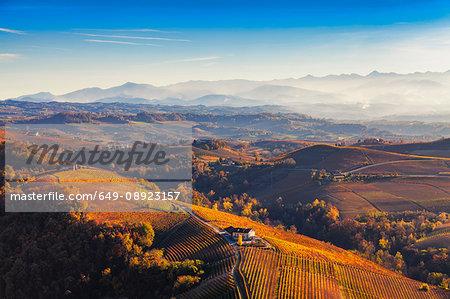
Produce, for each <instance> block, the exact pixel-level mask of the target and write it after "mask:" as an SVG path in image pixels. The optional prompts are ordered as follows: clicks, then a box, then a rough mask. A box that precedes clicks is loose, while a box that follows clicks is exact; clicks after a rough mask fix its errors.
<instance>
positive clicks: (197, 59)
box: [178, 56, 221, 62]
mask: <svg viewBox="0 0 450 299" xmlns="http://www.w3.org/2000/svg"><path fill="white" fill-rule="evenodd" d="M219 58H221V57H220V56H207V57H195V58H186V59H181V60H178V61H181V62H191V61H208V60H215V59H219Z"/></svg>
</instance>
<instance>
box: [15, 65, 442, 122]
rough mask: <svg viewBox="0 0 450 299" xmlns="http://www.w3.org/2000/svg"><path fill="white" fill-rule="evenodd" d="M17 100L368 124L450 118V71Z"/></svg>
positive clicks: (123, 89)
mask: <svg viewBox="0 0 450 299" xmlns="http://www.w3.org/2000/svg"><path fill="white" fill-rule="evenodd" d="M13 100H20V101H29V102H50V101H58V102H78V103H90V102H103V103H114V102H121V103H129V104H163V105H205V106H234V107H244V106H247V107H251V106H261V105H268V104H270V105H283V106H288V107H291V109H292V111H297V112H301V113H307V114H309V115H312V116H314V117H323V118H334V119H348V120H368V119H382V118H387V119H402V120H403V119H406V118H407V119H408V120H425V119H426V120H431V121H432V120H433V116H434V115H439V121H441V120H442V119H444V121H445V118H446V116H448V119H450V71H447V72H442V73H436V72H426V73H411V74H397V73H379V72H376V71H374V72H372V73H370V74H369V75H367V76H361V75H357V74H343V75H329V76H325V77H314V76H310V75H309V76H306V77H302V78H298V79H293V78H290V79H280V80H270V81H249V80H238V79H236V80H222V81H188V82H182V83H177V84H172V85H167V86H161V87H157V86H153V85H150V84H137V83H132V82H128V83H125V84H123V85H120V86H116V87H112V88H107V89H101V88H98V87H93V88H85V89H80V90H76V91H73V92H70V93H66V94H62V95H53V94H51V93H49V92H40V93H36V94H32V95H24V96H20V97H17V98H14V99H13Z"/></svg>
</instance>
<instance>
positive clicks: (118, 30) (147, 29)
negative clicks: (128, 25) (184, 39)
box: [73, 28, 180, 33]
mask: <svg viewBox="0 0 450 299" xmlns="http://www.w3.org/2000/svg"><path fill="white" fill-rule="evenodd" d="M73 30H85V31H108V32H157V33H180V31H165V30H158V29H151V28H135V29H101V28H98V29H95V28H74V29H73Z"/></svg>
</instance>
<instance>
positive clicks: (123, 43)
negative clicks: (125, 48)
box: [84, 39, 159, 46]
mask: <svg viewBox="0 0 450 299" xmlns="http://www.w3.org/2000/svg"><path fill="white" fill-rule="evenodd" d="M84 41H85V42H91V43H110V44H122V45H136V46H159V45H155V44H142V43H133V42H123V41H117V40H103V39H85V40H84Z"/></svg>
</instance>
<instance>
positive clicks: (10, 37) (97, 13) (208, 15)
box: [0, 0, 450, 99]
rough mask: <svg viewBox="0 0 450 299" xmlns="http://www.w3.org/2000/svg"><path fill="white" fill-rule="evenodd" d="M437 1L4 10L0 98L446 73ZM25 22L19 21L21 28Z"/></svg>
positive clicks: (441, 8)
mask: <svg viewBox="0 0 450 299" xmlns="http://www.w3.org/2000/svg"><path fill="white" fill-rule="evenodd" d="M449 8H450V4H449V3H448V2H447V1H441V0H433V1H422V0H416V1H404V0H395V1H365V2H364V3H361V2H358V1H353V0H346V1H341V2H339V3H335V2H333V1H325V0H322V1H319V2H317V1H316V2H312V1H295V2H294V1H281V2H277V3H273V2H270V1H257V2H256V1H246V2H241V1H228V2H220V1H200V0H198V1H193V2H190V3H184V2H182V1H177V0H171V1H165V2H159V1H150V2H142V1H130V2H127V3H122V2H120V1H108V2H106V1H96V2H95V3H91V2H90V1H76V2H75V1H65V2H64V3H61V2H59V1H54V0H42V1H28V0H25V1H21V2H20V3H17V2H14V1H2V2H1V4H0V15H2V20H1V21H0V49H1V50H0V86H1V88H0V98H1V99H6V98H11V97H16V96H19V95H24V94H32V93H36V92H39V91H50V92H52V93H55V94H63V93H66V92H69V91H73V90H78V89H81V88H86V87H93V86H96V87H101V88H107V87H110V86H117V85H120V84H123V82H138V83H141V82H142V83H150V84H153V85H156V86H165V85H168V84H174V83H177V82H184V81H190V80H229V79H237V78H244V79H248V80H258V81H262V80H263V81H265V80H272V79H284V78H291V77H295V78H298V77H303V76H306V75H308V74H311V75H313V76H326V75H329V74H342V73H348V74H351V73H358V74H368V73H370V72H372V71H373V70H377V71H379V72H383V73H385V72H396V73H413V72H426V71H431V72H443V71H447V70H449V69H450V55H448V53H450V41H449V40H447V39H446V38H443V37H445V36H448V33H449V32H450V22H449V15H448V11H449ZM24 20H26V22H24Z"/></svg>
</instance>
